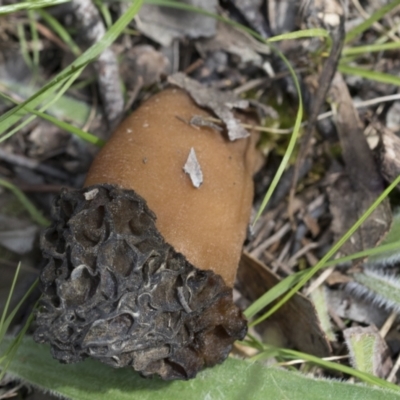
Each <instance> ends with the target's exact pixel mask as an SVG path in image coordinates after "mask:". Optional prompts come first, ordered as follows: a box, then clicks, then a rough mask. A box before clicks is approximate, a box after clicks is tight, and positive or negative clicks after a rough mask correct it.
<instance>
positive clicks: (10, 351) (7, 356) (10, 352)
mask: <svg viewBox="0 0 400 400" xmlns="http://www.w3.org/2000/svg"><path fill="white" fill-rule="evenodd" d="M37 304H38V303H36V304H35V306H34V308H36V306H37ZM33 318H34V314H33V312H32V313H31V315H30V316H29V318H28V319H27V321H26V323H25V325H24V327H23V328H22V329H21V331H20V332H19V333H18V335H17V337H16V338H15V339H14V340H13V341H12V342H11V344H10V346H9V347H8V348H7V350H6V351H5V353H4V356H2V357H1V359H0V364H4V363H5V365H2V367H1V373H0V382H1V380H2V379H3V377H4V375H5V374H6V372H7V370H8V368H9V366H10V364H11V363H12V361H13V359H14V357H15V355H16V353H17V351H18V349H19V346H20V345H21V343H22V339H23V338H24V336H25V334H26V332H27V330H28V328H29V327H30V325H31V323H32V322H33Z"/></svg>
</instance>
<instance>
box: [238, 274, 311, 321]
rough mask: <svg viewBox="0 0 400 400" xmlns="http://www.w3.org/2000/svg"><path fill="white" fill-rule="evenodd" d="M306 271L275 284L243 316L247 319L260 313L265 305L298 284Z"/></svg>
mask: <svg viewBox="0 0 400 400" xmlns="http://www.w3.org/2000/svg"><path fill="white" fill-rule="evenodd" d="M306 272H307V271H299V272H296V273H294V274H292V275H289V276H287V277H286V278H285V279H283V280H281V281H280V282H279V283H277V284H276V285H275V286H274V287H273V288H271V289H270V290H268V292H266V293H265V294H263V295H262V296H261V297H260V298H259V299H257V300H256V301H254V302H253V304H251V305H250V306H249V307H248V308H247V309H246V310H245V311H244V315H245V316H246V318H247V319H250V318H252V317H254V315H256V314H257V313H258V312H260V311H261V310H262V309H263V308H265V307H266V306H267V305H269V304H271V303H272V302H273V301H274V300H276V299H277V298H278V297H279V296H282V295H283V294H284V293H286V292H287V291H288V290H289V289H290V288H292V287H293V286H294V285H295V284H296V283H298V282H299V281H300V279H301V277H302V276H303V275H304V274H305V273H306Z"/></svg>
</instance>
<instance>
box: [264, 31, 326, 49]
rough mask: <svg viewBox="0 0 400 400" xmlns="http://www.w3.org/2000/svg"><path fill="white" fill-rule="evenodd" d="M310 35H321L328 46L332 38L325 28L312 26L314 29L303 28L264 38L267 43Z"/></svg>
mask: <svg viewBox="0 0 400 400" xmlns="http://www.w3.org/2000/svg"><path fill="white" fill-rule="evenodd" d="M312 37H314V38H315V37H323V38H325V39H327V42H328V44H329V46H330V45H331V44H332V39H331V37H330V35H329V32H328V31H327V30H326V29H321V28H314V29H303V30H302V31H296V32H287V33H283V34H282V35H277V36H273V37H271V38H269V39H267V40H266V42H267V43H273V42H280V41H282V40H290V39H303V38H312Z"/></svg>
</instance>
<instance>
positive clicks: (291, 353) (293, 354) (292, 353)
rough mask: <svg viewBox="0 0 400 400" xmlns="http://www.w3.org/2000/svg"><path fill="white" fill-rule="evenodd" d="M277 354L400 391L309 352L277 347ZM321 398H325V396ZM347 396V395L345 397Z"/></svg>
mask: <svg viewBox="0 0 400 400" xmlns="http://www.w3.org/2000/svg"><path fill="white" fill-rule="evenodd" d="M270 347H271V346H266V350H267V351H268V350H269V348H270ZM278 352H279V355H280V356H281V357H285V358H288V359H292V360H293V359H302V360H305V361H309V362H312V363H313V364H315V365H318V366H320V367H323V368H326V369H331V370H333V371H338V372H341V373H344V374H348V375H350V376H354V377H355V378H358V379H361V380H362V381H364V382H366V383H370V384H372V385H376V386H378V387H381V388H382V389H388V390H392V391H393V392H396V393H400V387H399V386H397V385H395V384H394V383H390V382H387V381H385V380H383V379H380V378H378V377H376V376H374V375H371V374H368V373H366V372H362V371H358V370H356V369H354V368H351V367H348V366H346V365H342V364H338V363H335V362H332V361H326V360H322V359H321V358H319V357H316V356H312V355H310V354H306V353H302V352H300V351H296V350H289V349H278ZM254 358H255V359H257V360H258V359H262V358H263V354H262V353H261V354H259V355H258V356H255V357H254ZM323 398H326V397H325V396H324V397H323ZM345 398H348V397H345Z"/></svg>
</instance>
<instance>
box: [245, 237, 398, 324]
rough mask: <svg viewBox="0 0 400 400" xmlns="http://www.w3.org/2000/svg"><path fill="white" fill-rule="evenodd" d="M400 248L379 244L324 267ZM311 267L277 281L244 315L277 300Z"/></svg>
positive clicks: (251, 313) (393, 244) (257, 310)
mask: <svg viewBox="0 0 400 400" xmlns="http://www.w3.org/2000/svg"><path fill="white" fill-rule="evenodd" d="M399 248H400V242H395V243H389V244H384V245H381V246H377V247H375V248H373V249H367V250H364V251H360V252H358V253H354V254H350V255H348V256H345V257H340V258H336V259H335V260H331V261H328V262H326V263H325V265H324V266H323V268H328V267H332V266H334V265H337V264H342V263H345V262H348V261H352V260H355V259H357V258H362V257H370V256H373V255H377V254H381V253H385V252H387V251H390V250H396V249H399ZM308 271H310V268H307V269H306V270H304V271H299V272H296V273H294V274H292V275H289V276H287V277H286V278H285V279H283V280H282V281H280V282H279V283H277V284H276V285H275V286H274V287H273V288H271V289H270V290H268V292H266V293H264V294H263V295H262V296H261V297H260V298H258V299H257V300H256V301H254V302H253V304H251V305H250V306H249V307H248V308H247V309H246V310H245V311H244V315H245V316H246V318H247V319H250V318H252V317H254V315H256V314H257V313H258V312H260V311H261V310H262V309H264V308H265V307H267V306H268V305H270V304H271V303H272V302H273V301H274V300H276V299H277V298H278V297H279V296H281V295H283V294H284V293H286V292H287V291H288V290H289V289H290V288H292V287H293V285H295V284H296V283H298V282H299V281H300V279H301V278H302V276H303V275H305V274H306V273H307V272H308Z"/></svg>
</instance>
